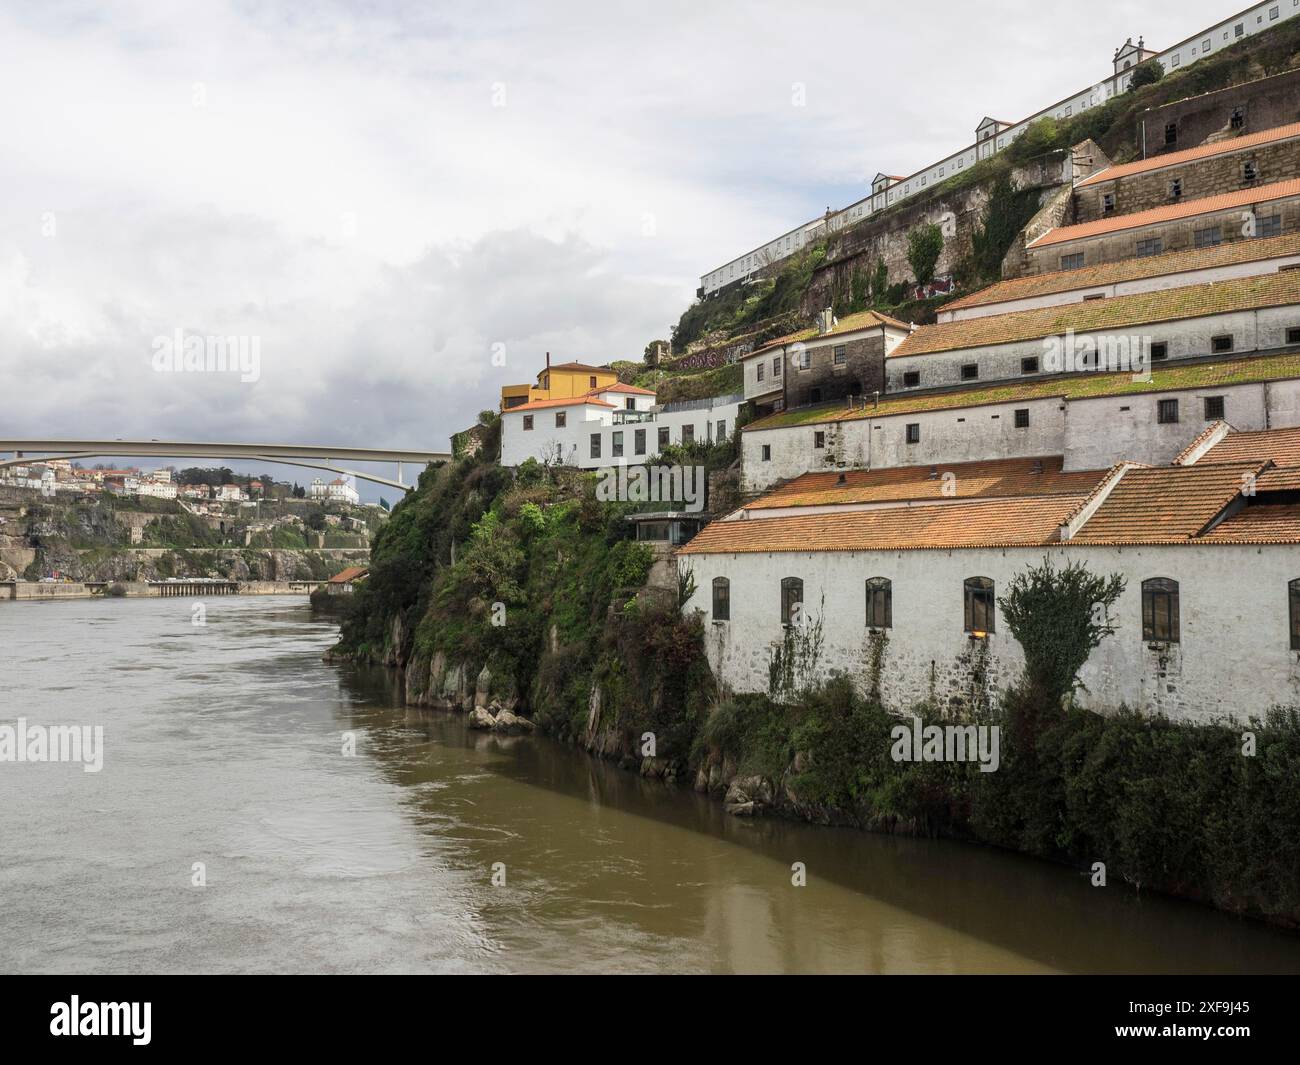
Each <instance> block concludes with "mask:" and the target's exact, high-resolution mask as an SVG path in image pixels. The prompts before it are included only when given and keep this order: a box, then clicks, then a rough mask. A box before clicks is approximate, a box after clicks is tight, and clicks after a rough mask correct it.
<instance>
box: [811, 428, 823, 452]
mask: <svg viewBox="0 0 1300 1065" xmlns="http://www.w3.org/2000/svg"><path fill="white" fill-rule="evenodd" d="M825 446H826V434H825V433H824V432H822V431H821V430H818V431H817V432H815V433H813V447H814V448H824V447H825Z"/></svg>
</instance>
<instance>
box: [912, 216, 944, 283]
mask: <svg viewBox="0 0 1300 1065" xmlns="http://www.w3.org/2000/svg"><path fill="white" fill-rule="evenodd" d="M942 251H943V230H942V229H940V228H939V227H938V226H937V225H935V224H934V223H933V222H931V223H930V224H928V225H921V226H917V227H916V228H915V229H913V230H912V231H911V232H910V233H908V234H907V262H908V264H909V265H910V266H911V267H912V275H913V276H914V277H915V278H916V283H917V284H918V285H922V286H924V285H928V284H929V283H930V282H931V281H933V280H934V266H935V263H937V262H938V261H939V253H940V252H942Z"/></svg>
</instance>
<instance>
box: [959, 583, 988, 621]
mask: <svg viewBox="0 0 1300 1065" xmlns="http://www.w3.org/2000/svg"><path fill="white" fill-rule="evenodd" d="M964 591H965V594H964V597H963V598H964V599H965V603H966V610H965V614H966V631H967V632H974V633H985V632H993V631H994V628H993V618H994V607H993V579H992V578H991V577H967V578H966V584H965V589H964Z"/></svg>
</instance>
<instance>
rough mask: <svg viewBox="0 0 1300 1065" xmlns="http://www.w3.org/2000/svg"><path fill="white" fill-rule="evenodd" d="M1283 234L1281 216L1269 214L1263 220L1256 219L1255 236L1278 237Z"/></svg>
mask: <svg viewBox="0 0 1300 1065" xmlns="http://www.w3.org/2000/svg"><path fill="white" fill-rule="evenodd" d="M1281 232H1282V216H1281V215H1280V214H1268V215H1264V216H1263V217H1262V218H1256V219H1255V236H1257V237H1276V236H1279V235H1280V234H1281Z"/></svg>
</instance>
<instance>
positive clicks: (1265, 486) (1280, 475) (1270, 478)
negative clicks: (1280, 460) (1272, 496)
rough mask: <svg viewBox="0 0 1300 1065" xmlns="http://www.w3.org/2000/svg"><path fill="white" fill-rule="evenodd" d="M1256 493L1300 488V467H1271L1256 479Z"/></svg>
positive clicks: (1291, 490)
mask: <svg viewBox="0 0 1300 1065" xmlns="http://www.w3.org/2000/svg"><path fill="white" fill-rule="evenodd" d="M1254 487H1255V493H1256V495H1260V494H1267V493H1269V492H1294V491H1296V490H1297V489H1300V467H1296V466H1287V467H1284V468H1278V467H1269V468H1268V469H1267V470H1265V471H1264V472H1263V473H1261V474H1260V475H1259V476H1258V477H1257V478H1256V479H1255V485H1254Z"/></svg>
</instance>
